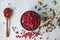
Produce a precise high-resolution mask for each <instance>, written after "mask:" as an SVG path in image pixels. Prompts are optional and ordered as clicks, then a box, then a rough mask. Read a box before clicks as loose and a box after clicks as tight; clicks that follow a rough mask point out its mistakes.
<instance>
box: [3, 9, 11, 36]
mask: <svg viewBox="0 0 60 40" xmlns="http://www.w3.org/2000/svg"><path fill="white" fill-rule="evenodd" d="M11 15H12V10H11V9H10V8H5V9H4V16H5V18H6V37H8V36H9V30H8V20H9V19H10V17H11Z"/></svg>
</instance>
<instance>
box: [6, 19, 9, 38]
mask: <svg viewBox="0 0 60 40" xmlns="http://www.w3.org/2000/svg"><path fill="white" fill-rule="evenodd" d="M6 37H9V30H8V19H7V20H6Z"/></svg>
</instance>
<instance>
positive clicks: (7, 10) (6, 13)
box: [4, 8, 12, 19]
mask: <svg viewBox="0 0 60 40" xmlns="http://www.w3.org/2000/svg"><path fill="white" fill-rule="evenodd" d="M11 13H12V10H11V9H10V8H5V9H4V16H5V17H6V18H7V19H9V18H10V16H11Z"/></svg>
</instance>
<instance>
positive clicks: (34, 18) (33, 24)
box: [21, 11, 40, 31]
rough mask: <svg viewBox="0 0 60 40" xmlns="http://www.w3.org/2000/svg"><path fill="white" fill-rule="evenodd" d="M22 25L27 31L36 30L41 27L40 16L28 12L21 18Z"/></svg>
mask: <svg viewBox="0 0 60 40" xmlns="http://www.w3.org/2000/svg"><path fill="white" fill-rule="evenodd" d="M21 24H22V26H23V28H24V29H26V30H30V31H31V30H35V29H37V28H38V27H39V25H40V16H39V15H38V14H37V13H36V12H34V11H27V12H25V13H24V14H23V15H22V17H21Z"/></svg>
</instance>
